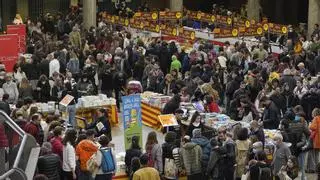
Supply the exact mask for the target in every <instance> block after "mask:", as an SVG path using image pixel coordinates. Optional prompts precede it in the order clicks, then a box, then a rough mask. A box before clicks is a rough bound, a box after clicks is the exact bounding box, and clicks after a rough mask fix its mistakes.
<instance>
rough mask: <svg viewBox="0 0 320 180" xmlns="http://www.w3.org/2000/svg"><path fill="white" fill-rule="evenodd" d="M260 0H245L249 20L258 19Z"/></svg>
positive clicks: (257, 20)
mask: <svg viewBox="0 0 320 180" xmlns="http://www.w3.org/2000/svg"><path fill="white" fill-rule="evenodd" d="M260 10H261V5H260V0H248V2H247V16H248V19H250V20H252V19H253V20H255V21H256V22H259V21H260V19H261V18H260Z"/></svg>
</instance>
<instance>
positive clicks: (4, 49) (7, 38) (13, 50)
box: [0, 34, 19, 72]
mask: <svg viewBox="0 0 320 180" xmlns="http://www.w3.org/2000/svg"><path fill="white" fill-rule="evenodd" d="M18 43H19V37H18V35H16V34H6V35H0V62H1V63H3V64H4V65H5V67H6V71H8V72H12V71H13V66H14V64H15V63H16V62H17V60H18V54H19V49H18Z"/></svg>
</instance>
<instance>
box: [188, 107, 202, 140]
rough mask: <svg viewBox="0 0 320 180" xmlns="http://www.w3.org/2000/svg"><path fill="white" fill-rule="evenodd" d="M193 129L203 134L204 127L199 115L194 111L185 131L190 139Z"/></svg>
mask: <svg viewBox="0 0 320 180" xmlns="http://www.w3.org/2000/svg"><path fill="white" fill-rule="evenodd" d="M194 129H200V130H201V132H203V130H204V125H203V122H202V120H201V115H200V114H199V112H198V111H196V112H195V113H194V114H193V115H192V117H191V122H190V125H189V128H188V131H187V135H188V136H190V137H192V136H193V134H192V132H193V130H194Z"/></svg>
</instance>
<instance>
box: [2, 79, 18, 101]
mask: <svg viewBox="0 0 320 180" xmlns="http://www.w3.org/2000/svg"><path fill="white" fill-rule="evenodd" d="M5 80H6V83H4V84H3V85H2V89H3V91H4V93H5V94H8V95H9V98H8V103H10V104H13V103H16V102H17V101H18V98H19V91H18V88H17V84H16V83H15V82H12V76H11V75H6V77H5Z"/></svg>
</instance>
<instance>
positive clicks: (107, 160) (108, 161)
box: [100, 148, 116, 174]
mask: <svg viewBox="0 0 320 180" xmlns="http://www.w3.org/2000/svg"><path fill="white" fill-rule="evenodd" d="M100 152H101V154H102V157H103V159H102V161H101V169H102V171H103V173H106V174H108V173H112V172H114V171H115V169H116V165H115V164H114V159H113V155H112V150H111V148H105V149H100Z"/></svg>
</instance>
